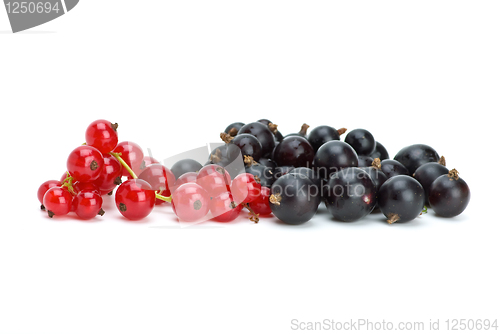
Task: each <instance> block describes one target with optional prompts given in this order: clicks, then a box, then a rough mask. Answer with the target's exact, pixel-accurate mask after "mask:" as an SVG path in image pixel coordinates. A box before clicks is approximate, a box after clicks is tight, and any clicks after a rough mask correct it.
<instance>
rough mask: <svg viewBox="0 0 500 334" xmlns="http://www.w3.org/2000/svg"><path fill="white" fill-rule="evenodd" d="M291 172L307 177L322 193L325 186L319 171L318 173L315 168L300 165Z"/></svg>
mask: <svg viewBox="0 0 500 334" xmlns="http://www.w3.org/2000/svg"><path fill="white" fill-rule="evenodd" d="M289 173H290V174H300V175H303V176H305V177H307V178H308V179H309V180H311V181H312V183H314V185H315V186H316V187H317V188H318V190H319V191H318V193H319V194H320V195H322V186H323V183H322V179H321V178H320V177H319V175H318V173H316V172H315V171H314V170H312V169H311V168H307V167H298V168H293V169H292V170H291V171H289Z"/></svg>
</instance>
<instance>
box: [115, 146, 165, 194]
mask: <svg viewBox="0 0 500 334" xmlns="http://www.w3.org/2000/svg"><path fill="white" fill-rule="evenodd" d="M109 154H111V155H112V156H114V157H115V158H116V160H118V161H119V162H120V164H121V165H122V166H123V168H125V169H126V170H127V172H129V173H130V175H131V176H132V178H133V179H137V175H136V174H135V173H134V171H133V170H132V168H130V166H129V165H128V164H127V163H126V162H125V160H123V159H122V157H121V153H115V152H109ZM155 196H156V198H158V199H160V200H162V201H165V202H169V203H170V202H172V196H170V197H165V196H162V195H160V194H159V192H155Z"/></svg>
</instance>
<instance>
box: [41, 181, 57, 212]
mask: <svg viewBox="0 0 500 334" xmlns="http://www.w3.org/2000/svg"><path fill="white" fill-rule="evenodd" d="M61 185H62V183H61V182H60V181H57V180H49V181H45V182H44V183H42V184H41V185H40V187H38V192H37V197H38V200H39V201H40V204H41V205H42V206H41V209H42V210H45V207H44V206H43V196H44V195H45V193H46V192H47V190H49V189H50V188H53V187H60V186H61Z"/></svg>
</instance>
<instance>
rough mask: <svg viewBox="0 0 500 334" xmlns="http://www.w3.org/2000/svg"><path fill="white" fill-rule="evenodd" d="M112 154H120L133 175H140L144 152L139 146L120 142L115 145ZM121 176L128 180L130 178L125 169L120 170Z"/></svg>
mask: <svg viewBox="0 0 500 334" xmlns="http://www.w3.org/2000/svg"><path fill="white" fill-rule="evenodd" d="M113 152H115V153H121V156H120V157H121V158H122V159H123V160H124V161H125V162H126V163H127V165H128V166H129V167H130V168H132V170H133V171H134V173H135V174H136V175H137V174H140V172H141V164H142V160H143V159H144V152H143V151H142V149H141V147H140V146H139V145H137V144H136V143H134V142H131V141H122V142H120V143H118V145H116V147H115V149H114V150H113ZM122 175H123V176H127V177H129V178H130V177H132V176H131V175H130V173H129V172H128V171H127V170H126V169H125V168H123V169H122Z"/></svg>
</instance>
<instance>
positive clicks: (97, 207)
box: [73, 190, 104, 219]
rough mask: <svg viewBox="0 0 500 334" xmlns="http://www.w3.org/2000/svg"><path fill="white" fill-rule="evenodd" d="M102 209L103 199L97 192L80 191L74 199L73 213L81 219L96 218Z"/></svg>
mask: <svg viewBox="0 0 500 334" xmlns="http://www.w3.org/2000/svg"><path fill="white" fill-rule="evenodd" d="M101 208H102V197H101V195H99V194H98V193H97V192H95V191H89V190H84V191H80V192H79V193H78V195H76V196H75V198H74V199H73V211H74V212H75V213H76V215H77V216H78V217H80V218H81V219H92V218H94V217H95V216H97V215H98V214H99V212H100V211H101ZM102 213H104V212H102Z"/></svg>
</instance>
